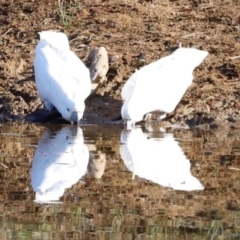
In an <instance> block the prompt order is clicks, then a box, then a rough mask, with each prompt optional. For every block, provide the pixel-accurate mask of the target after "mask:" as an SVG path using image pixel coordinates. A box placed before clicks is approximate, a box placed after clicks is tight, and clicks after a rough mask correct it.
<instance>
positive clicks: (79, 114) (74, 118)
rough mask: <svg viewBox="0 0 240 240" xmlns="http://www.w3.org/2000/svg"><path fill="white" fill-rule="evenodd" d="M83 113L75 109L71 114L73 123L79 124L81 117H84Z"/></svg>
mask: <svg viewBox="0 0 240 240" xmlns="http://www.w3.org/2000/svg"><path fill="white" fill-rule="evenodd" d="M82 115H83V113H82V112H80V111H79V112H77V111H74V112H73V113H72V114H71V116H70V122H71V124H78V123H79V121H80V119H81V118H82Z"/></svg>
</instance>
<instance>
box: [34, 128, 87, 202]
mask: <svg viewBox="0 0 240 240" xmlns="http://www.w3.org/2000/svg"><path fill="white" fill-rule="evenodd" d="M88 161H89V150H88V148H87V146H86V145H85V144H84V139H83V133H82V129H81V128H80V127H78V126H71V125H70V126H65V127H63V128H62V129H60V130H59V131H58V132H56V133H55V134H52V133H51V131H50V130H48V129H47V130H46V131H45V133H44V135H43V137H42V139H41V140H40V141H39V143H38V147H37V149H36V151H35V153H34V157H33V163H32V169H31V180H32V182H31V183H32V187H33V189H34V191H35V192H36V196H35V201H36V202H39V203H47V202H51V201H58V200H59V198H60V197H61V196H62V195H63V194H64V191H65V189H66V188H70V187H71V186H72V185H73V184H75V183H76V182H77V181H78V180H79V179H80V178H81V177H82V176H83V175H84V174H85V173H87V166H88Z"/></svg>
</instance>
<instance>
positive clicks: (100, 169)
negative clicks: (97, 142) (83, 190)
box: [88, 151, 106, 179]
mask: <svg viewBox="0 0 240 240" xmlns="http://www.w3.org/2000/svg"><path fill="white" fill-rule="evenodd" d="M105 167H106V154H105V153H103V152H102V151H98V152H97V153H91V155H90V159H89V163H88V172H89V173H90V175H91V176H93V177H94V178H98V179H99V178H101V177H102V175H103V173H104V170H105Z"/></svg>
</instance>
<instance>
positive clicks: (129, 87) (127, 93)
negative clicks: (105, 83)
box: [121, 56, 169, 101]
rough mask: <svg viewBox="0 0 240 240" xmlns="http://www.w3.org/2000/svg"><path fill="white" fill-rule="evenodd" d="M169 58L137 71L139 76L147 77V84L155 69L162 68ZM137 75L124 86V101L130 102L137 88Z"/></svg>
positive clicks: (133, 75)
mask: <svg viewBox="0 0 240 240" xmlns="http://www.w3.org/2000/svg"><path fill="white" fill-rule="evenodd" d="M168 58H169V56H166V57H163V58H161V59H159V60H158V61H155V62H152V63H150V64H148V65H146V66H144V67H142V68H140V69H139V70H137V74H138V75H139V74H140V75H143V76H145V77H146V82H147V81H148V79H149V78H150V76H151V71H153V70H154V69H158V68H160V67H161V66H162V64H164V63H165V62H166V61H167V60H168ZM137 74H136V72H135V73H133V74H132V75H131V76H130V78H129V79H128V80H127V82H126V83H125V85H124V86H123V88H122V92H121V96H122V99H123V101H128V100H129V99H130V98H131V96H132V93H133V90H134V88H135V84H136V80H137V76H136V75H137Z"/></svg>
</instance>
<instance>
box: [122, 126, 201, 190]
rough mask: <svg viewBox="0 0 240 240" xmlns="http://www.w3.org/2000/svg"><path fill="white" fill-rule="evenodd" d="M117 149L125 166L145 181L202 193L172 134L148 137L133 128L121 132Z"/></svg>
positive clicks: (198, 182)
mask: <svg viewBox="0 0 240 240" xmlns="http://www.w3.org/2000/svg"><path fill="white" fill-rule="evenodd" d="M121 142H122V143H123V145H121V146H120V153H121V157H122V159H123V161H124V163H125V165H126V167H127V168H128V169H129V170H130V171H132V172H133V178H134V176H135V174H136V175H137V176H139V177H141V178H145V179H147V180H150V181H152V182H155V183H157V184H160V185H162V186H165V187H171V188H173V189H175V190H186V191H192V190H203V189H204V187H203V185H202V184H201V183H200V181H199V180H198V179H197V178H195V177H194V176H192V174H191V171H190V168H191V164H190V161H189V160H188V159H187V157H186V156H185V154H184V152H183V151H182V149H181V148H180V146H179V144H178V142H177V141H176V140H175V139H174V136H173V134H165V133H163V137H162V138H151V137H148V136H147V135H146V134H144V133H143V132H142V129H140V128H136V129H133V130H132V131H131V132H129V131H126V130H123V131H122V133H121Z"/></svg>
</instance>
